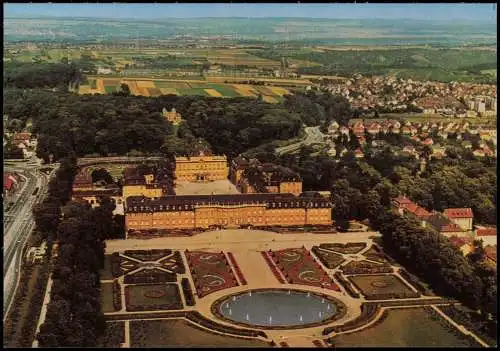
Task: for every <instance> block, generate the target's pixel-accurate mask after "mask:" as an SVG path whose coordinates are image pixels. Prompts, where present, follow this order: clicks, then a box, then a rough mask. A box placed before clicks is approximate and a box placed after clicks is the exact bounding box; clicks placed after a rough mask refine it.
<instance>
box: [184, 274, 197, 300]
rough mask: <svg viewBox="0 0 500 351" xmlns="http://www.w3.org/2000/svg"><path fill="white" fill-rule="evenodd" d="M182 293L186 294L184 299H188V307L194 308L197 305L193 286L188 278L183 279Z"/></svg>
mask: <svg viewBox="0 0 500 351" xmlns="http://www.w3.org/2000/svg"><path fill="white" fill-rule="evenodd" d="M181 286H182V292H183V293H184V298H185V299H186V304H187V305H188V306H194V305H195V304H196V302H195V300H194V296H193V290H192V289H191V284H190V283H189V279H188V278H182V280H181Z"/></svg>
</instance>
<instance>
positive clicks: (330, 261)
mask: <svg viewBox="0 0 500 351" xmlns="http://www.w3.org/2000/svg"><path fill="white" fill-rule="evenodd" d="M311 251H312V252H313V253H314V254H315V255H316V257H318V259H319V260H320V261H321V263H323V265H324V266H325V267H326V268H328V269H334V268H336V267H338V266H340V264H341V263H342V262H344V261H345V260H344V258H343V257H342V255H339V254H337V253H335V252H331V251H326V250H324V249H320V248H319V247H318V246H313V247H312V249H311Z"/></svg>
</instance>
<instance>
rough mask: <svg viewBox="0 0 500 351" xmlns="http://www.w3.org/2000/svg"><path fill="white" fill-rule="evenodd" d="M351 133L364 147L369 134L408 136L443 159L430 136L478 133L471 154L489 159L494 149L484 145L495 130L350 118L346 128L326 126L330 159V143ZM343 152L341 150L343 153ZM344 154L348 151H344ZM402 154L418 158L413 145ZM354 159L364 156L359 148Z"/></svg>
mask: <svg viewBox="0 0 500 351" xmlns="http://www.w3.org/2000/svg"><path fill="white" fill-rule="evenodd" d="M351 133H352V134H354V136H356V138H357V139H358V141H359V144H360V145H361V146H364V145H365V144H366V143H367V141H366V136H367V135H371V136H372V137H373V138H376V137H377V136H378V135H379V134H380V133H382V134H387V133H394V134H402V135H406V136H408V137H410V138H411V139H412V140H415V141H417V142H419V143H420V144H422V145H428V146H430V147H431V148H432V155H431V157H436V158H439V157H443V156H444V155H445V148H444V147H443V146H440V145H438V144H437V143H435V141H434V140H433V138H432V137H431V134H435V135H437V136H438V137H439V138H442V139H448V138H449V137H451V136H452V135H453V136H454V137H455V138H456V139H457V140H459V141H460V140H462V139H463V135H464V134H465V133H470V134H478V135H479V137H480V139H481V141H480V142H479V148H477V149H475V150H474V151H473V154H474V156H476V157H484V156H491V157H496V149H495V150H494V151H493V150H491V149H490V147H488V145H487V144H486V141H487V140H491V141H493V143H494V144H496V130H479V129H476V128H472V127H471V126H470V125H469V123H468V122H463V123H460V122H424V123H412V122H410V121H406V122H404V123H401V122H399V121H397V120H360V119H351V120H350V121H349V125H348V126H340V125H339V124H338V123H337V122H336V121H333V122H332V123H331V124H330V126H329V127H328V135H327V136H325V141H326V142H327V145H328V147H329V149H328V150H327V152H328V154H329V155H330V156H335V155H336V150H335V144H334V143H333V140H335V139H336V138H338V137H339V136H341V135H345V136H346V137H347V138H348V140H350V138H351ZM371 143H372V145H371V146H378V145H379V144H381V143H382V142H381V141H380V140H372V142H371ZM462 147H464V148H466V149H467V148H469V149H470V148H472V143H471V142H470V141H468V140H464V141H462ZM342 151H343V150H342ZM345 152H347V150H346V151H345ZM403 152H404V153H408V154H410V155H415V156H416V157H417V158H419V157H420V155H419V153H418V152H417V151H416V149H415V147H413V146H412V145H407V146H405V147H404V149H403ZM355 155H356V157H359V158H361V157H363V152H362V151H361V149H358V150H356V151H355Z"/></svg>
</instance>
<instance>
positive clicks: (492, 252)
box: [484, 245, 497, 262]
mask: <svg viewBox="0 0 500 351" xmlns="http://www.w3.org/2000/svg"><path fill="white" fill-rule="evenodd" d="M484 251H485V253H486V257H488V258H489V259H491V260H493V261H495V262H496V261H497V246H496V245H488V246H486V247H485V248H484Z"/></svg>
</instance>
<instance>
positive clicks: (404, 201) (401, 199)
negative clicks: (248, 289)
mask: <svg viewBox="0 0 500 351" xmlns="http://www.w3.org/2000/svg"><path fill="white" fill-rule="evenodd" d="M394 201H395V202H397V203H398V205H406V204H411V203H412V202H411V200H410V199H408V198H407V197H405V196H398V197H397V198H395V199H394Z"/></svg>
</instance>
